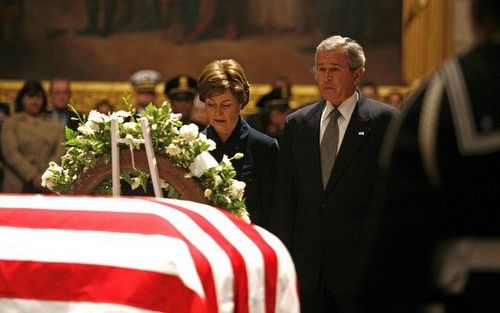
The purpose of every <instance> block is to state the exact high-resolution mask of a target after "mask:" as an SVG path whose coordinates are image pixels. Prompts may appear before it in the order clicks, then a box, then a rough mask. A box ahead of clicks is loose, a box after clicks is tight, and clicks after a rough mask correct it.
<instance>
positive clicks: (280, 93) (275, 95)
mask: <svg viewBox="0 0 500 313" xmlns="http://www.w3.org/2000/svg"><path fill="white" fill-rule="evenodd" d="M291 96H292V84H291V83H290V80H288V78H287V77H285V76H278V77H277V78H276V80H275V81H274V83H273V85H272V89H271V91H270V92H268V93H266V94H264V95H263V96H262V97H261V98H260V99H259V100H258V101H257V103H256V104H255V106H256V107H257V108H258V109H259V111H258V112H257V113H255V114H253V115H250V116H248V117H247V118H246V120H247V122H248V124H250V126H252V127H253V128H255V129H257V130H258V131H261V132H264V133H267V129H266V128H267V125H268V123H269V114H268V113H269V112H267V111H266V108H265V107H266V103H267V102H269V101H271V100H276V99H283V100H284V101H285V102H287V103H288V101H289V99H290V98H291Z"/></svg>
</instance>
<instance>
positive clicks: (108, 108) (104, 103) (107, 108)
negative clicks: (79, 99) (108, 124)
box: [94, 99, 115, 115]
mask: <svg viewBox="0 0 500 313" xmlns="http://www.w3.org/2000/svg"><path fill="white" fill-rule="evenodd" d="M94 110H96V111H97V112H99V113H102V114H106V115H108V114H109V113H113V112H114V111H115V107H114V106H113V105H112V104H111V102H110V101H109V100H108V99H102V100H99V101H97V103H96V104H95V106H94Z"/></svg>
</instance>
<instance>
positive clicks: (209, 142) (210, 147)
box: [207, 139, 217, 151]
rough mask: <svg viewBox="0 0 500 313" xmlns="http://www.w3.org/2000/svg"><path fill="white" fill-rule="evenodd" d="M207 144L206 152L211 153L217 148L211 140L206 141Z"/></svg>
mask: <svg viewBox="0 0 500 313" xmlns="http://www.w3.org/2000/svg"><path fill="white" fill-rule="evenodd" d="M207 143H208V149H207V150H208V151H213V150H215V148H217V144H216V143H215V141H213V140H212V139H207Z"/></svg>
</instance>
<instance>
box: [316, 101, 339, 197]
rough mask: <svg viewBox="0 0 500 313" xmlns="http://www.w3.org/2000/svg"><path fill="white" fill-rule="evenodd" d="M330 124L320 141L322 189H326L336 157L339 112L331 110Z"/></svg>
mask: <svg viewBox="0 0 500 313" xmlns="http://www.w3.org/2000/svg"><path fill="white" fill-rule="evenodd" d="M329 116H330V122H328V125H327V126H326V129H325V133H324V134H323V139H322V140H321V147H320V149H321V176H322V179H323V189H326V185H327V184H328V180H329V179H330V174H331V173H332V169H333V164H335V157H336V156H337V146H338V143H339V125H338V124H337V119H338V118H339V116H340V112H339V110H337V109H333V110H332V111H331V112H330V114H329Z"/></svg>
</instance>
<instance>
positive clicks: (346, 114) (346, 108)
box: [319, 90, 359, 152]
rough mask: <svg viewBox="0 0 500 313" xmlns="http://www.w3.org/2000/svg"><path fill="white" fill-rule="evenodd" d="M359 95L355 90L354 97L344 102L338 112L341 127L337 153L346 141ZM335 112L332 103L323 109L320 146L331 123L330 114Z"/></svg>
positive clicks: (327, 103) (338, 121)
mask: <svg viewBox="0 0 500 313" xmlns="http://www.w3.org/2000/svg"><path fill="white" fill-rule="evenodd" d="M358 99H359V95H358V92H357V91H356V90H355V91H354V93H353V94H352V96H350V97H349V98H347V99H346V100H345V101H344V102H342V103H341V104H340V105H339V107H338V110H339V112H340V116H339V118H338V119H337V123H338V126H339V144H338V146H337V152H338V151H339V149H340V146H341V145H342V140H343V139H344V135H345V132H346V130H347V125H349V121H350V120H351V116H352V112H354V108H355V107H356V103H357V102H358ZM332 110H333V105H332V104H331V103H330V101H327V102H326V105H325V108H324V109H323V114H321V124H320V128H319V144H320V145H321V140H323V135H324V133H325V130H326V126H327V125H328V123H329V122H330V116H329V114H330V112H331V111H332Z"/></svg>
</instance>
